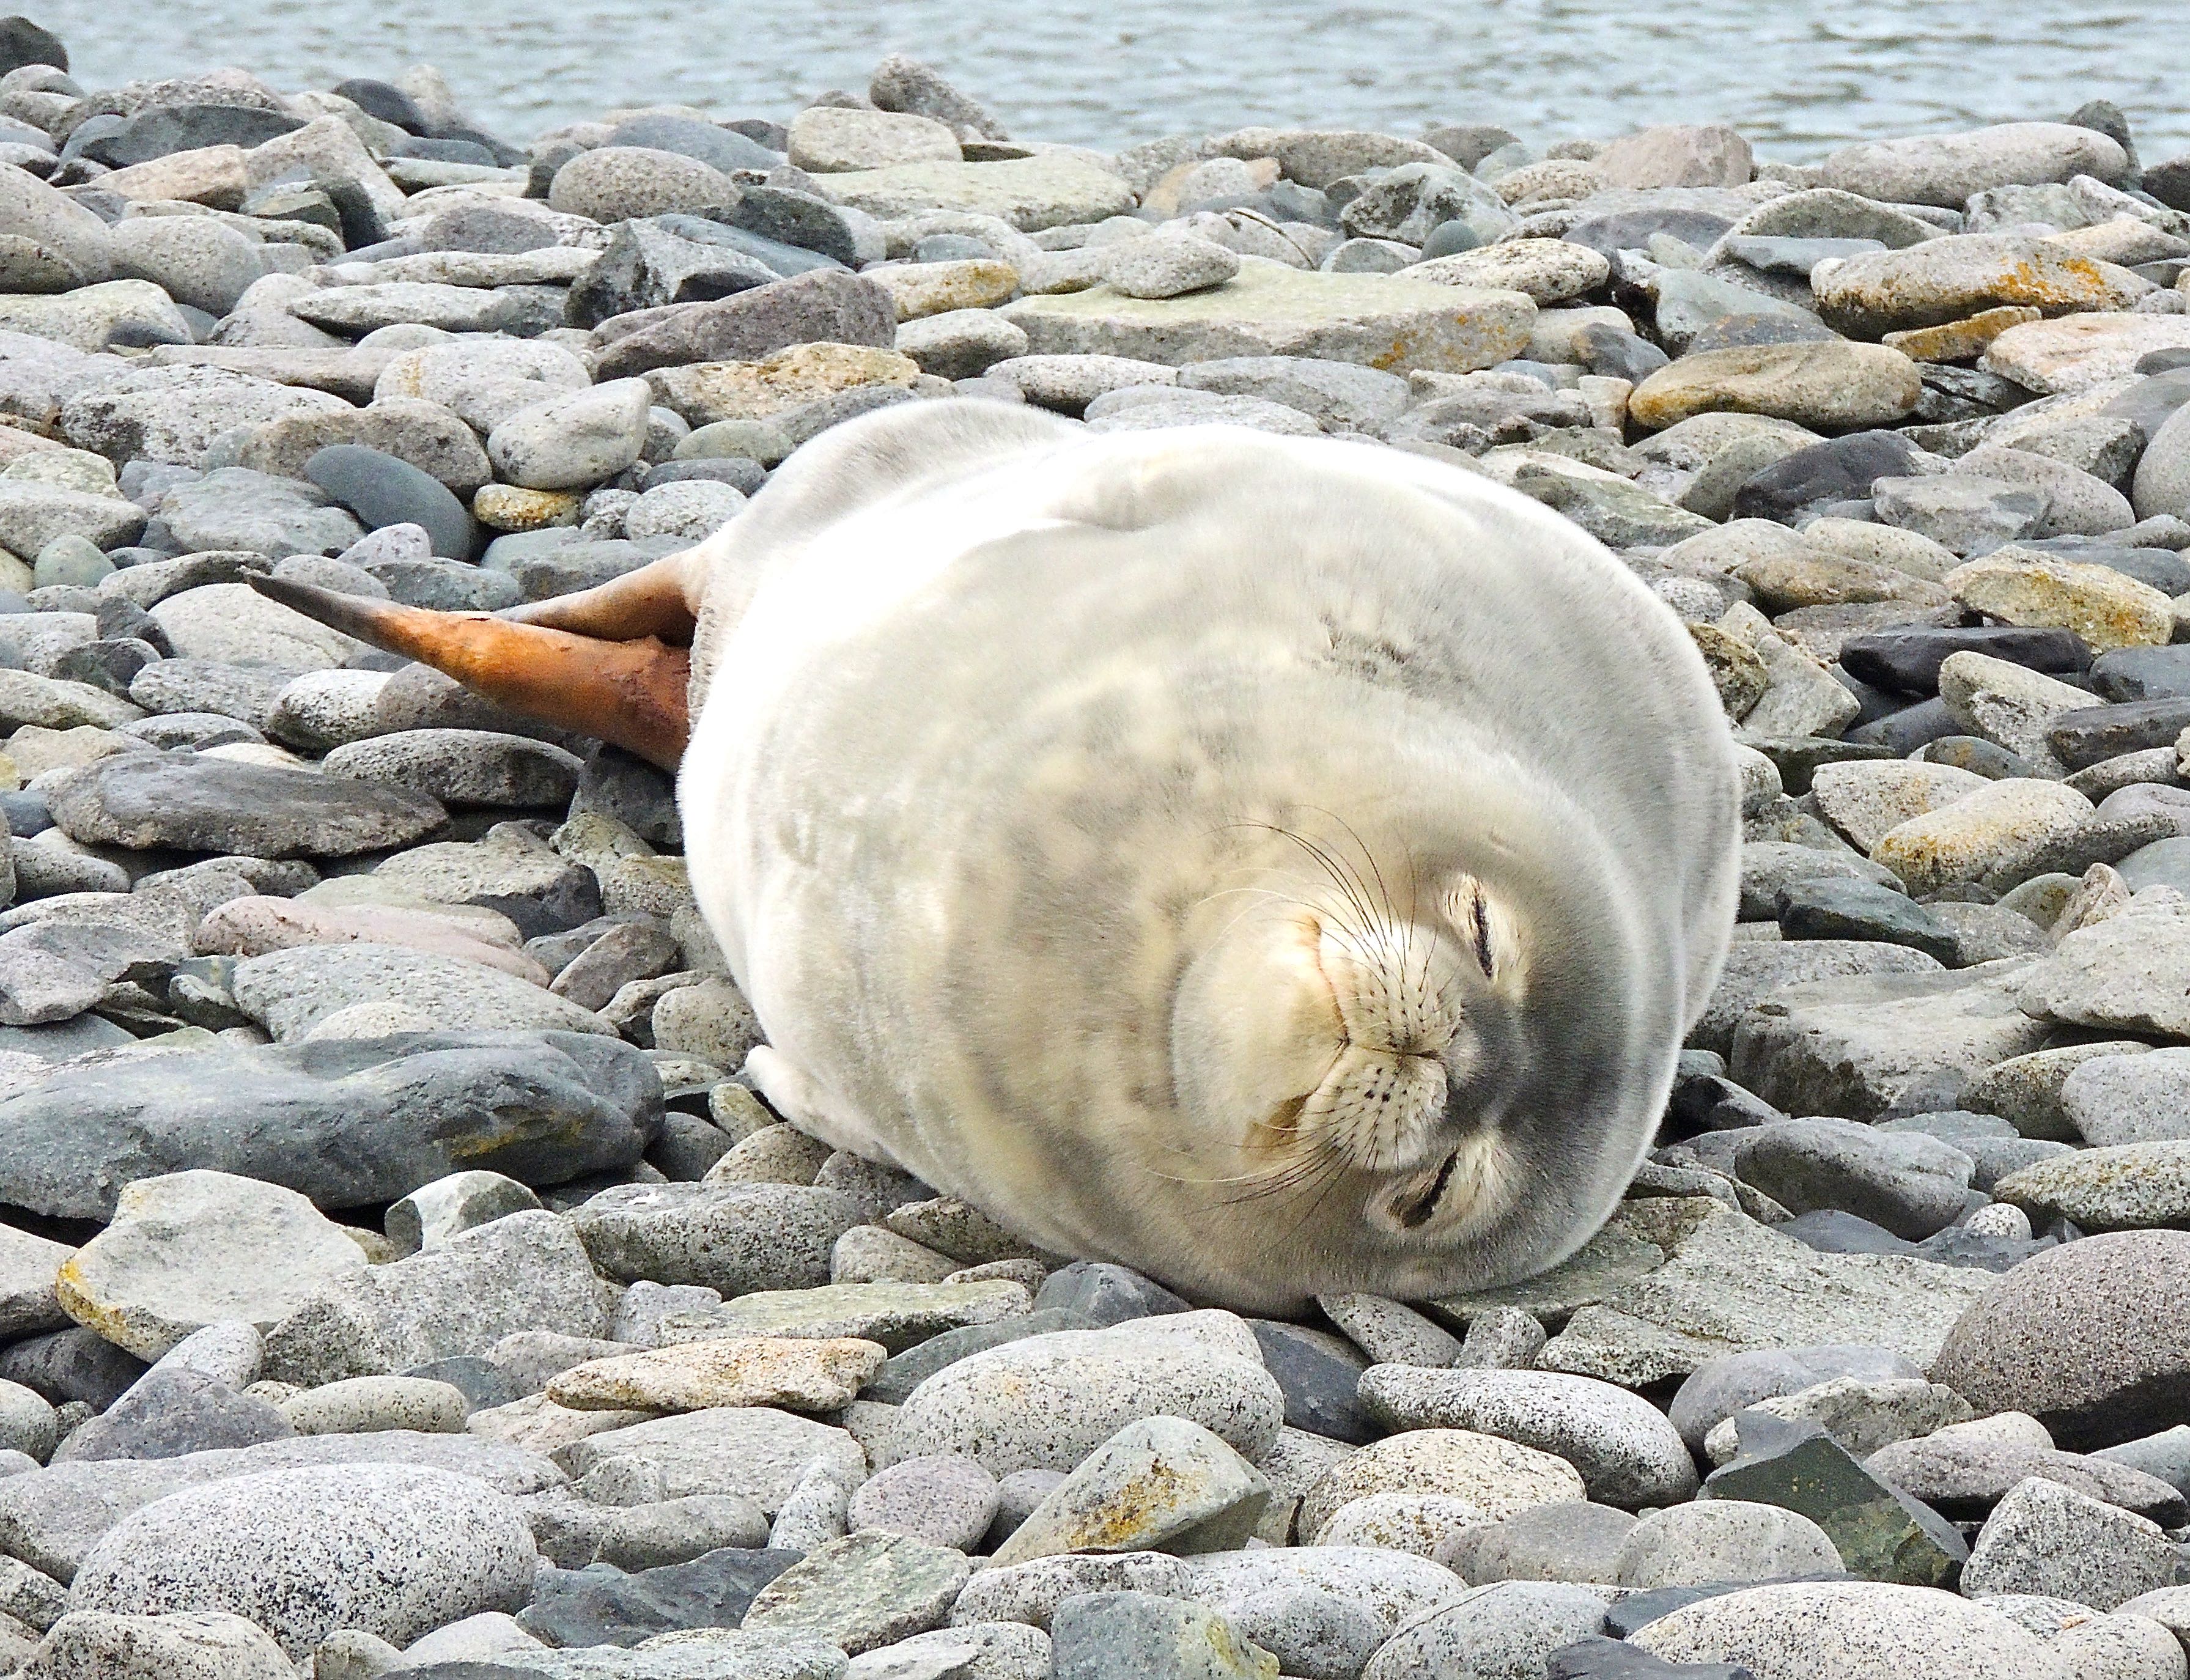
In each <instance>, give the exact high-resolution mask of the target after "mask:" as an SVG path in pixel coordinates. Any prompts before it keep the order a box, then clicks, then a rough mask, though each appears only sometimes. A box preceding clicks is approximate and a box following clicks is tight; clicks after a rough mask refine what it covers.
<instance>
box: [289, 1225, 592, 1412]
mask: <svg viewBox="0 0 2190 1680" xmlns="http://www.w3.org/2000/svg"><path fill="white" fill-rule="evenodd" d="M606 1324H607V1314H606V1311H605V1309H604V1303H603V1300H602V1292H601V1289H600V1286H599V1280H597V1279H596V1278H595V1277H594V1275H593V1268H592V1266H591V1265H590V1264H589V1263H587V1259H586V1257H585V1251H584V1248H583V1247H582V1245H580V1243H579V1242H578V1240H576V1237H574V1236H573V1235H571V1234H570V1229H569V1227H567V1226H566V1225H565V1224H564V1223H563V1222H562V1221H561V1220H559V1218H557V1217H555V1216H554V1215H553V1214H552V1213H545V1212H542V1213H517V1214H512V1215H511V1216H510V1217H508V1218H506V1219H497V1220H496V1221H495V1222H494V1223H491V1224H488V1225H482V1226H480V1227H479V1229H476V1230H472V1231H467V1232H464V1233H463V1234H461V1235H459V1236H457V1237H455V1238H452V1239H451V1240H450V1241H448V1242H446V1243H445V1244H443V1245H442V1246H440V1247H439V1248H435V1249H430V1250H428V1251H426V1252H424V1253H422V1254H417V1255H414V1256H412V1257H411V1258H410V1259H408V1260H398V1261H394V1262H393V1263H389V1264H387V1265H383V1266H375V1267H372V1268H369V1269H367V1270H366V1271H364V1272H362V1273H358V1274H351V1275H349V1276H347V1277H344V1278H342V1279H339V1280H336V1281H335V1282H333V1283H332V1284H329V1285H326V1286H322V1287H321V1290H320V1291H318V1292H317V1293H315V1296H314V1297H312V1298H311V1299H310V1300H309V1301H307V1302H306V1303H304V1305H303V1306H301V1307H299V1308H298V1309H297V1310H296V1311H295V1312H293V1313H292V1314H289V1316H288V1317H287V1318H286V1319H284V1320H281V1322H280V1323H279V1324H277V1325H275V1326H274V1328H273V1329H272V1330H271V1331H269V1332H268V1334H267V1337H266V1371H267V1374H268V1375H269V1376H273V1377H275V1379H277V1380H279V1381H281V1382H298V1383H300V1384H303V1385H304V1386H308V1387H309V1386H310V1385H312V1384H315V1383H318V1382H338V1381H340V1380H341V1379H342V1378H343V1377H346V1376H377V1375H383V1374H388V1373H392V1372H395V1371H406V1370H409V1369H410V1368H411V1367H412V1366H415V1365H424V1364H425V1363H427V1362H428V1360H431V1359H445V1358H448V1357H450V1356H451V1355H453V1354H476V1353H480V1352H483V1351H484V1350H485V1348H489V1347H491V1345H492V1344H493V1343H494V1342H496V1340H498V1339H499V1338H500V1337H503V1336H507V1335H508V1334H510V1333H511V1332H512V1331H516V1330H520V1329H542V1328H547V1329H553V1330H556V1331H560V1332H561V1333H563V1334H565V1335H571V1336H597V1335H599V1333H600V1332H601V1331H603V1330H604V1329H605V1328H606Z"/></svg>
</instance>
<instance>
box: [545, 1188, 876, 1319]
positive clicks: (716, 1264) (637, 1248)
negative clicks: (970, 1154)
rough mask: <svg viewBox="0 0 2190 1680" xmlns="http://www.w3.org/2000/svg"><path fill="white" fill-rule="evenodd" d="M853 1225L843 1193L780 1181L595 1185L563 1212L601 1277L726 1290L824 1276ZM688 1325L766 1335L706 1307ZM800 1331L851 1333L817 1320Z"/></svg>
mask: <svg viewBox="0 0 2190 1680" xmlns="http://www.w3.org/2000/svg"><path fill="white" fill-rule="evenodd" d="M857 1223H860V1221H859V1212H858V1210H857V1208H856V1207H855V1206H853V1205H852V1204H851V1202H850V1201H849V1200H848V1198H846V1197H843V1196H841V1195H837V1194H836V1193H835V1192H833V1191H831V1190H826V1189H813V1188H811V1187H808V1186H803V1185H790V1184H739V1183H718V1184H709V1185H702V1184H631V1185H624V1186H620V1187H617V1188H615V1189H608V1190H604V1191H603V1192H602V1193H601V1194H599V1195H596V1196H594V1197H593V1199H592V1200H588V1201H587V1202H586V1203H585V1204H584V1205H582V1206H580V1207H579V1208H577V1209H576V1210H575V1211H574V1212H573V1214H572V1216H571V1226H572V1229H575V1230H576V1233H577V1234H578V1236H579V1238H580V1239H581V1240H582V1241H583V1242H584V1243H585V1245H586V1246H587V1251H588V1252H589V1253H590V1254H591V1255H592V1256H593V1263H594V1264H596V1265H597V1266H599V1268H600V1269H602V1270H603V1271H604V1272H605V1273H607V1274H609V1275H610V1277H614V1278H618V1279H620V1280H623V1281H625V1282H630V1281H633V1280H637V1279H638V1278H642V1277H644V1278H649V1279H651V1280H654V1281H655V1282H657V1283H678V1284H686V1283H689V1284H705V1285H706V1286H708V1287H709V1288H711V1289H717V1290H720V1291H722V1292H723V1294H724V1295H726V1296H746V1295H749V1294H750V1293H751V1292H752V1291H796V1290H803V1289H811V1288H813V1287H814V1286H817V1285H820V1284H823V1283H826V1281H827V1280H828V1276H829V1252H830V1250H831V1248H832V1247H833V1246H834V1245H835V1243H836V1240H837V1238H838V1237H840V1236H842V1235H843V1234H844V1233H845V1232H846V1231H848V1230H849V1229H851V1228H852V1227H853V1226H854V1225H855V1224H857ZM764 1304H765V1303H763V1305H764ZM815 1304H820V1303H815ZM751 1315H752V1314H751V1309H748V1316H749V1317H750V1316H751ZM680 1316H681V1315H680ZM844 1316H845V1315H844V1314H843V1313H842V1312H841V1311H840V1312H839V1313H838V1314H837V1317H838V1318H839V1319H840V1320H841V1319H842V1318H843V1317H844ZM691 1327H692V1329H693V1330H694V1331H695V1333H701V1334H717V1335H721V1334H730V1335H746V1334H769V1333H774V1327H773V1326H771V1327H769V1328H767V1329H763V1327H762V1325H760V1324H758V1323H756V1324H752V1325H742V1324H732V1323H728V1322H715V1321H713V1315H712V1314H709V1315H707V1321H706V1323H705V1324H702V1323H701V1322H699V1321H696V1320H695V1323H694V1324H693V1325H692V1326H691ZM803 1328H804V1329H805V1330H806V1331H808V1333H818V1334H821V1335H845V1334H849V1333H851V1331H849V1330H848V1329H831V1328H825V1327H824V1326H823V1325H821V1324H820V1322H818V1321H816V1322H812V1323H809V1324H808V1325H804V1326H803ZM862 1328H864V1326H863V1327H862Z"/></svg>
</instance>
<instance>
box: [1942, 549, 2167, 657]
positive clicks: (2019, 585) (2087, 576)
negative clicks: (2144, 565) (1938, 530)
mask: <svg viewBox="0 0 2190 1680" xmlns="http://www.w3.org/2000/svg"><path fill="white" fill-rule="evenodd" d="M1945 582H1946V585H1947V587H1949V589H1951V590H1953V591H1954V592H1955V599H1956V600H1958V601H1960V603H1961V604H1963V605H1964V606H1966V607H1968V608H1970V609H1971V610H1973V611H1977V612H1982V613H1984V614H1986V615H1988V616H1989V617H1992V618H1994V619H1997V620H1999V621H2001V622H2003V623H2007V624H2014V625H2034V626H2050V627H2057V628H2061V629H2064V630H2072V631H2074V632H2075V633H2076V634H2077V635H2078V636H2079V637H2081V638H2082V639H2083V640H2084V642H2085V644H2086V645H2087V646H2089V647H2091V648H2092V649H2093V650H2096V651H2098V652H2101V653H2104V652H2107V651H2109V650H2113V649H2115V648H2127V647H2164V645H2166V641H2167V639H2168V638H2169V637H2170V636H2171V635H2172V634H2173V633H2174V627H2175V619H2174V612H2173V608H2172V605H2171V604H2170V602H2169V600H2168V598H2167V597H2166V596H2165V595H2163V594H2162V593H2160V592H2159V590H2157V589H2154V588H2153V587H2151V586H2150V585H2149V584H2145V583H2140V582H2137V581H2136V579H2135V578H2133V577H2128V576H2124V575H2123V574H2122V573H2120V572H2118V571H2115V570H2113V569H2112V568H2111V567H2108V566H2100V565H2078V564H2077V563H2076V562H2074V561H2073V560H2062V559H2053V558H2051V556H2043V557H2041V556H2038V555H2034V554H2029V553H2026V552H2025V551H2023V550H2020V549H1996V550H1994V552H1993V553H1991V554H1989V555H1987V556H1985V557H1984V558H1983V559H1975V560H1972V561H1970V562H1969V563H1968V564H1967V565H1962V566H1960V567H1957V568H1956V569H1955V570H1953V571H1951V572H1949V574H1948V575H1947V577H1946V579H1945Z"/></svg>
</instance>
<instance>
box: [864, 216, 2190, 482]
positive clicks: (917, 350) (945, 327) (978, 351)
mask: <svg viewBox="0 0 2190 1680" xmlns="http://www.w3.org/2000/svg"><path fill="white" fill-rule="evenodd" d="M1212 248H1216V247H1212ZM1028 343H1029V341H1028V338H1027V335H1026V333H1025V332H1024V330H1022V329H1021V328H1019V327H1018V326H1013V324H1012V323H1011V322H1010V321H1005V320H1003V319H1002V318H1001V317H1000V316H998V315H994V314H992V313H991V312H990V311H989V310H987V309H949V310H945V312H944V313H942V314H940V315H928V316H926V317H924V318H923V319H922V320H919V321H906V322H905V323H903V324H902V325H901V326H899V328H898V330H897V339H896V349H897V352H898V354H899V355H904V356H909V357H911V359H912V360H913V361H914V362H916V364H918V366H919V368H920V371H921V372H922V373H931V374H934V375H936V376H937V377H940V378H945V379H971V378H977V377H979V376H981V375H982V374H984V373H985V372H988V370H989V369H990V367H992V366H995V365H996V363H997V362H1000V361H1004V360H1009V359H1010V358H1012V357H1014V356H1023V355H1025V354H1026V353H1027V347H1028ZM2186 499H2190V498H2186Z"/></svg>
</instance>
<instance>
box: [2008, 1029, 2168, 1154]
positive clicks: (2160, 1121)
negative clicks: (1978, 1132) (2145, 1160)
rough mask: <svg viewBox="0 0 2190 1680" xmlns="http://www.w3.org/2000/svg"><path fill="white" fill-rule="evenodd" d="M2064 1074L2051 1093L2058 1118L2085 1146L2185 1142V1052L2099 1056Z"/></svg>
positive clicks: (2080, 1062)
mask: <svg viewBox="0 0 2190 1680" xmlns="http://www.w3.org/2000/svg"><path fill="white" fill-rule="evenodd" d="M2101 1048H2102V1049H2106V1048H2111V1049H2114V1050H2117V1051H2123V1052H2126V1050H2127V1049H2128V1047H2127V1046H2126V1045H2124V1046H2114V1047H2101ZM2064 1072H2065V1075H2066V1076H2065V1077H2064V1078H2063V1079H2062V1081H2060V1083H2059V1085H2058V1086H2057V1087H2056V1088H2057V1092H2058V1102H2059V1112H2060V1114H2061V1115H2062V1118H2063V1119H2065V1120H2066V1121H2067V1122H2068V1125H2069V1126H2071V1127H2074V1130H2075V1132H2076V1133H2077V1134H2078V1135H2079V1136H2081V1137H2082V1138H2083V1139H2084V1141H2085V1142H2086V1143H2091V1144H2101V1145H2109V1144H2145V1143H2157V1142H2160V1141H2163V1140H2168V1139H2174V1138H2190V1051H2185V1050H2182V1049H2179V1048H2178V1049H2171V1050H2155V1051H2152V1052H2150V1053H2143V1054H2128V1053H2118V1054H2106V1053H2102V1054H2099V1055H2096V1056H2091V1057H2086V1058H2084V1059H2079V1061H2078V1062H2077V1063H2076V1064H2074V1066H2072V1067H2070V1068H2068V1069H2066V1070H2064ZM2017 1129H2018V1130H2020V1129H2022V1128H2021V1127H2018V1128H2017ZM2039 1135H2044V1134H2039Z"/></svg>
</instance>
